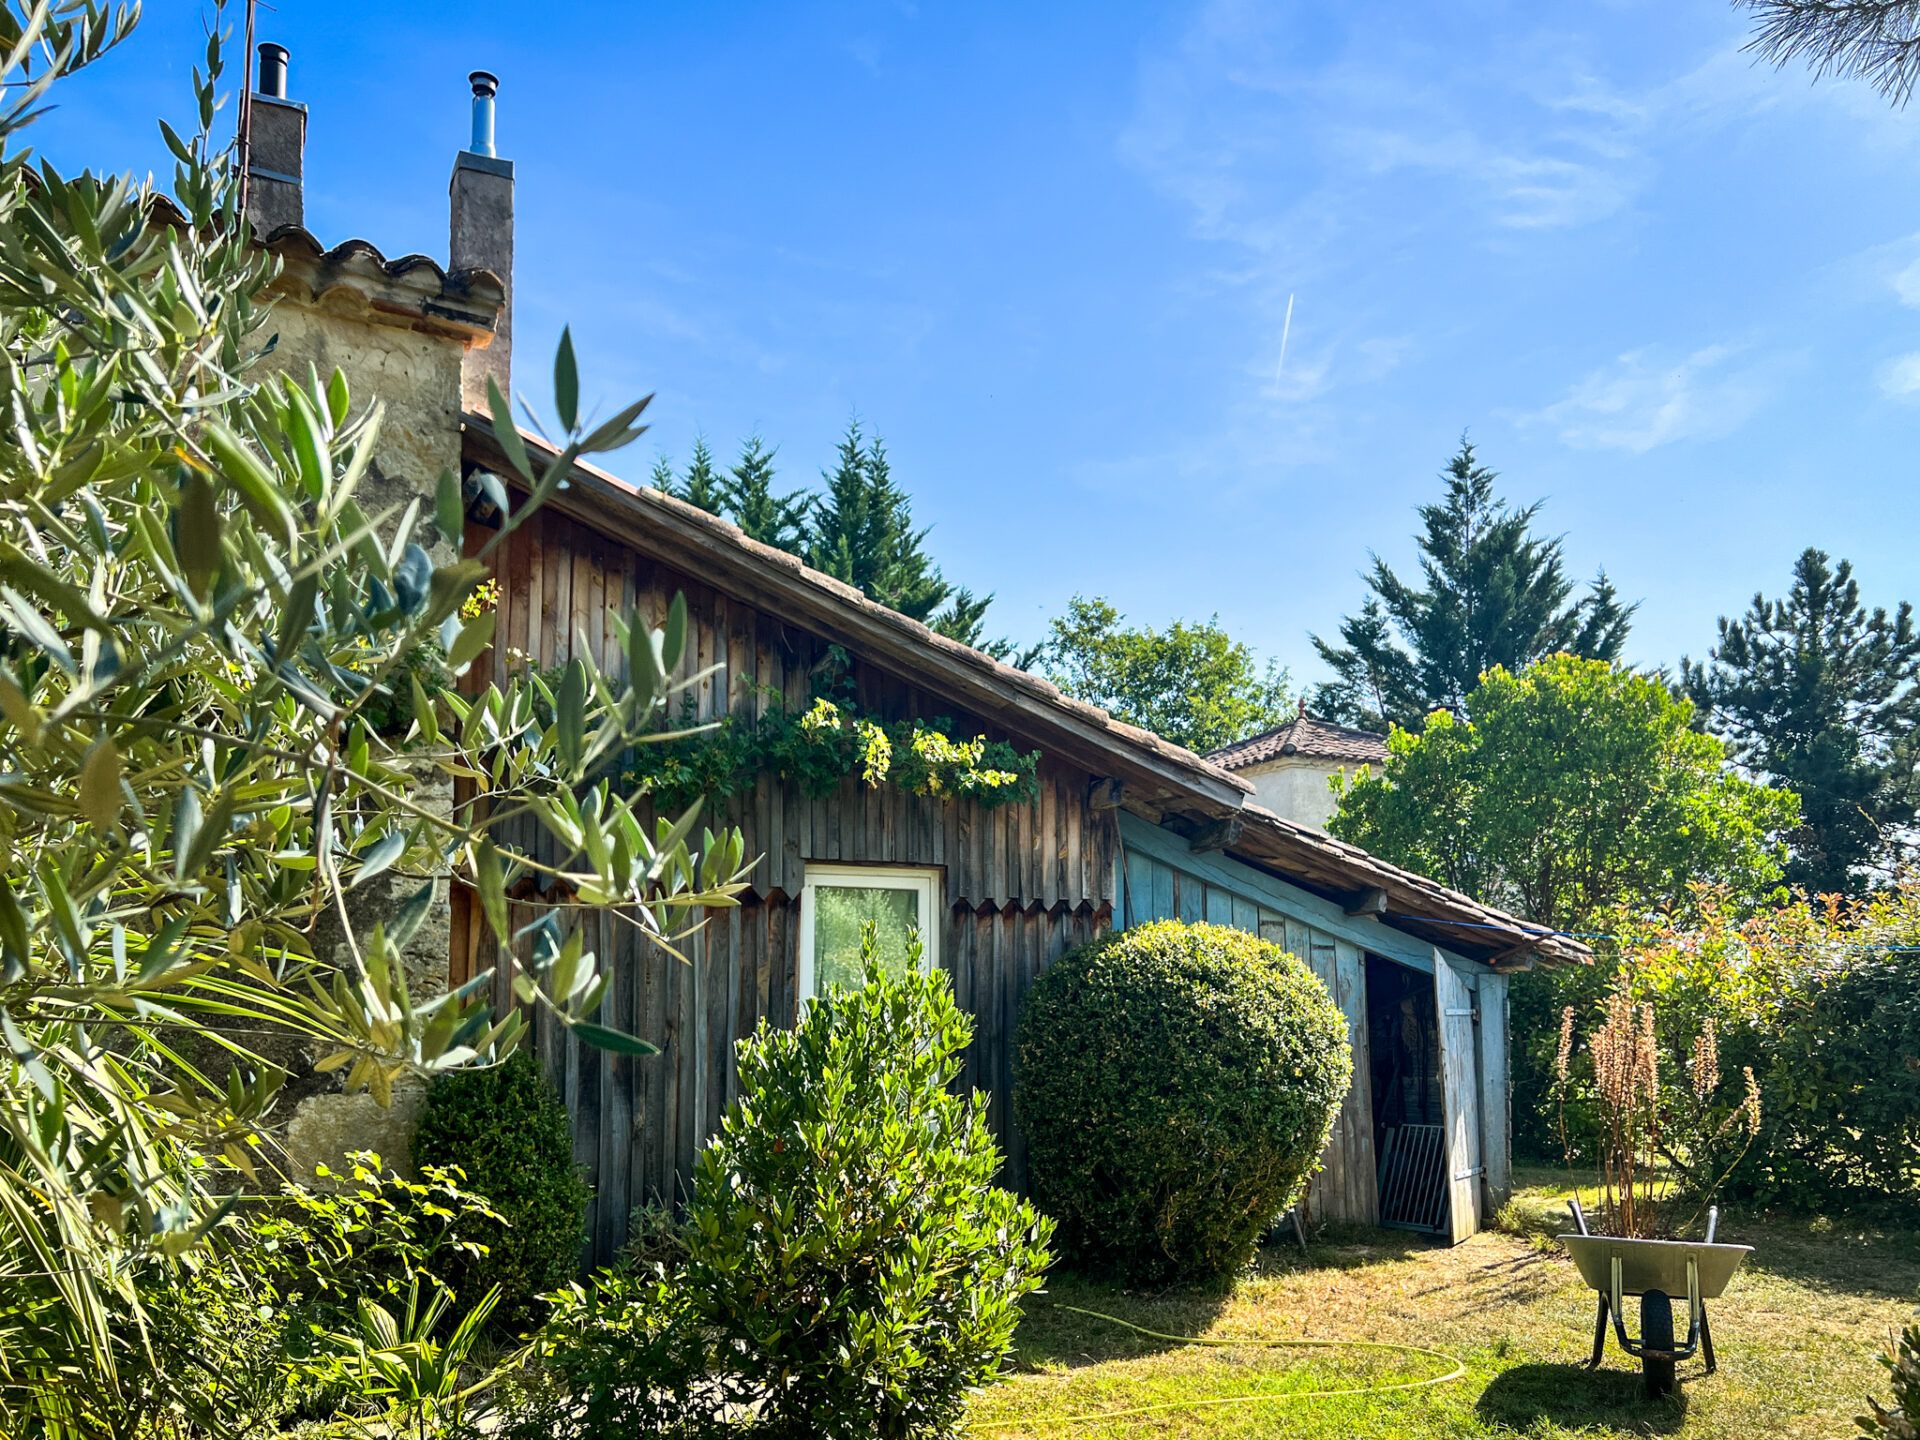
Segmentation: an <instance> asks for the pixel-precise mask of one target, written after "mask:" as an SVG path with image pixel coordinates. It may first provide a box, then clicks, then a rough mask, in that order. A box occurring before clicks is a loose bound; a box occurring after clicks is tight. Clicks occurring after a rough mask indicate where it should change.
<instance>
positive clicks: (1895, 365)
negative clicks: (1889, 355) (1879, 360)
mask: <svg viewBox="0 0 1920 1440" xmlns="http://www.w3.org/2000/svg"><path fill="white" fill-rule="evenodd" d="M1880 393H1881V394H1882V395H1885V396H1887V397H1888V398H1890V399H1893V400H1905V401H1908V402H1909V403H1911V402H1914V401H1920V350H1914V351H1909V352H1908V353H1907V354H1905V355H1896V356H1894V357H1893V359H1891V360H1889V361H1887V362H1886V364H1884V365H1882V366H1881V367H1880Z"/></svg>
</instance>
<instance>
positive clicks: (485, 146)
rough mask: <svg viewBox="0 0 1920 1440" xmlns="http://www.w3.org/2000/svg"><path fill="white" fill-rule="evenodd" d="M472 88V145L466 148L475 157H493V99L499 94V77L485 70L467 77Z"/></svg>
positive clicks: (477, 71)
mask: <svg viewBox="0 0 1920 1440" xmlns="http://www.w3.org/2000/svg"><path fill="white" fill-rule="evenodd" d="M467 83H468V84H469V85H471V86H473V143H472V144H470V145H469V146H468V147H467V148H468V149H469V150H471V151H472V152H473V153H474V154H476V155H485V156H487V157H488V158H492V156H493V97H494V96H495V95H497V94H499V93H500V77H499V76H498V75H493V74H489V73H488V72H487V71H485V70H476V71H474V72H473V73H472V74H471V75H469V76H467Z"/></svg>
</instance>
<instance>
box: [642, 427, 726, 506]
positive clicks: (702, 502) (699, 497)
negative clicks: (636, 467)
mask: <svg viewBox="0 0 1920 1440" xmlns="http://www.w3.org/2000/svg"><path fill="white" fill-rule="evenodd" d="M654 473H655V474H656V475H658V474H659V470H658V468H657V467H656V469H655V472H654ZM666 489H667V493H668V494H669V495H673V496H676V497H677V498H679V499H681V500H684V501H686V502H687V503H688V504H689V505H698V506H699V507H700V508H701V509H702V510H705V511H706V512H708V513H709V514H711V515H718V514H720V513H721V512H722V511H724V510H725V509H726V504H727V482H726V477H725V476H723V475H722V474H721V473H720V472H719V470H717V469H716V468H714V463H713V451H711V450H709V449H708V448H707V441H706V437H705V436H701V437H699V438H697V439H696V440H695V441H694V442H693V458H692V459H691V460H690V461H688V462H687V473H686V474H685V475H684V476H682V477H681V479H680V480H679V481H678V482H677V483H674V484H671V485H669V486H667V487H666Z"/></svg>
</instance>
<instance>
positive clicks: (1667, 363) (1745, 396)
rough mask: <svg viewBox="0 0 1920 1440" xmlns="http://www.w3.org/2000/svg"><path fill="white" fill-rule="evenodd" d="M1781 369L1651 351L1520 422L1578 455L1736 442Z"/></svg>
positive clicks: (1622, 360) (1736, 352) (1715, 352)
mask: <svg viewBox="0 0 1920 1440" xmlns="http://www.w3.org/2000/svg"><path fill="white" fill-rule="evenodd" d="M1781 368H1782V362H1781V361H1780V360H1778V359H1777V358H1776V359H1772V360H1769V359H1766V358H1757V357H1754V356H1753V355H1752V354H1751V353H1750V352H1749V351H1748V350H1747V349H1746V347H1744V346H1740V345H1708V346H1704V347H1702V348H1700V349H1698V350H1694V351H1692V352H1690V353H1688V354H1685V355H1681V356H1678V357H1675V356H1673V355H1671V354H1667V353H1663V352H1662V351H1660V350H1658V349H1656V348H1655V347H1652V346H1645V347H1642V348H1640V349H1637V350H1630V351H1628V352H1627V353H1626V354H1624V355H1622V356H1620V357H1619V358H1618V359H1617V360H1615V361H1614V362H1613V363H1612V364H1610V365H1604V366H1601V367H1600V368H1599V369H1597V370H1595V371H1593V372H1592V373H1590V374H1589V375H1587V376H1586V377H1585V378H1583V379H1581V380H1580V381H1578V382H1576V383H1575V384H1574V385H1573V386H1572V388H1571V389H1569V390H1568V392H1567V393H1566V395H1565V396H1564V397H1562V398H1561V399H1559V400H1557V401H1555V402H1554V403H1553V404H1551V405H1548V406H1546V407H1544V408H1543V409H1540V410H1538V411H1535V412H1534V413H1533V414H1532V415H1529V416H1523V417H1521V419H1522V422H1523V423H1531V424H1540V425H1545V426H1549V427H1551V428H1552V429H1553V430H1555V431H1556V432H1557V433H1558V434H1559V436H1560V439H1561V440H1562V441H1563V442H1565V443H1566V444H1568V445H1571V446H1573V447H1574V448H1576V449H1580V450H1625V451H1628V452H1629V453H1631V454H1635V455H1641V454H1645V453H1646V452H1647V451H1649V450H1653V449H1657V448H1658V447H1660V446H1662V445H1671V444H1674V443H1675V442H1677V441H1682V440H1713V439H1718V438H1720V437H1722V436H1725V435H1730V434H1732V433H1733V432H1734V431H1735V430H1737V429H1739V428H1740V426H1742V425H1743V424H1745V423H1746V422H1747V420H1748V419H1749V418H1750V417H1751V416H1752V415H1753V414H1754V413H1755V412H1756V411H1758V410H1759V409H1760V407H1761V406H1762V405H1763V404H1765V403H1766V401H1767V399H1768V397H1769V396H1770V395H1772V394H1773V392H1774V390H1775V389H1776V388H1777V385H1778V380H1779V372H1780V370H1781Z"/></svg>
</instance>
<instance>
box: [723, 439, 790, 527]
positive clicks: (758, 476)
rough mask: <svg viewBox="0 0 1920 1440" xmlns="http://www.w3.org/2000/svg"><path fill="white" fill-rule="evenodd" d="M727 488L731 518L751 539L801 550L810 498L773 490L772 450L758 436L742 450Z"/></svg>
mask: <svg viewBox="0 0 1920 1440" xmlns="http://www.w3.org/2000/svg"><path fill="white" fill-rule="evenodd" d="M725 488H726V508H727V515H728V518H729V519H731V520H732V521H733V523H734V524H736V525H738V526H739V527H740V529H741V530H742V531H743V532H745V534H746V536H747V538H748V539H749V540H758V541H760V542H761V543H762V544H763V545H772V546H773V547H775V548H776V549H779V550H786V551H789V552H791V553H794V554H798V553H799V549H800V542H801V537H802V533H803V527H804V526H805V524H806V519H807V506H808V503H809V500H810V497H809V496H808V495H807V494H806V492H805V491H801V490H794V491H789V492H788V493H787V494H785V495H776V494H774V493H773V451H771V450H769V449H768V448H767V447H766V444H765V443H764V442H763V441H762V440H761V439H760V437H759V436H758V435H755V436H754V437H753V438H752V439H750V440H748V441H747V443H746V445H745V447H744V448H742V450H741V451H740V462H739V464H737V465H735V466H734V467H733V474H732V475H731V476H730V477H729V478H728V479H727V481H726V484H725Z"/></svg>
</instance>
